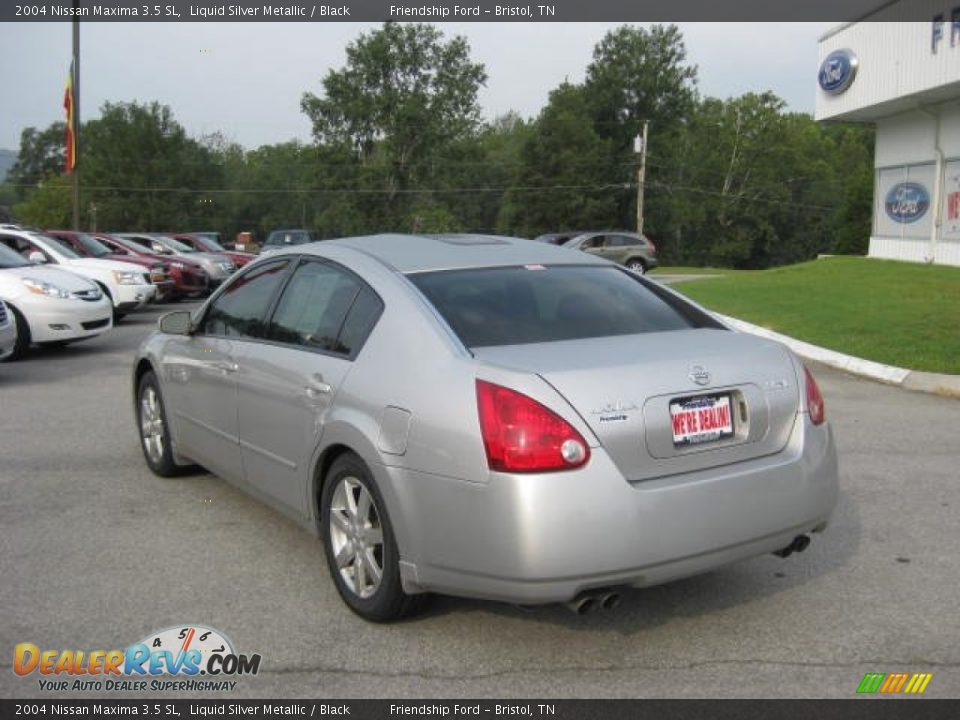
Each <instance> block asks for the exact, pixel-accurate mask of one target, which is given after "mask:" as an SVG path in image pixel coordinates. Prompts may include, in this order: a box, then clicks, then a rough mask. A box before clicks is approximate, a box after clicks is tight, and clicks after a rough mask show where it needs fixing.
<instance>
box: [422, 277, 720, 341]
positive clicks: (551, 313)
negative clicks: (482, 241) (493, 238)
mask: <svg viewBox="0 0 960 720" xmlns="http://www.w3.org/2000/svg"><path fill="white" fill-rule="evenodd" d="M410 279H411V280H412V281H413V283H414V284H415V285H416V286H417V287H418V288H419V289H420V291H421V292H423V294H424V295H426V297H427V298H428V299H429V300H430V302H431V303H433V305H434V306H435V307H436V309H437V311H438V312H439V313H440V314H441V315H442V316H443V318H444V319H445V320H446V321H447V323H448V324H449V325H450V327H451V328H452V329H453V331H454V332H455V333H456V334H457V335H458V336H459V338H460V340H461V341H462V342H463V344H464V345H466V346H467V347H486V346H496V345H522V344H527V343H542V342H556V341H560V340H580V339H584V338H593V337H608V336H613V335H636V334H642V333H651V332H663V331H668V330H684V329H688V328H691V327H702V326H711V327H717V325H716V324H715V323H713V322H712V321H711V320H710V319H709V318H707V317H706V316H705V315H703V314H702V313H700V312H699V311H697V310H696V309H695V308H693V307H692V306H690V307H688V306H686V304H684V303H682V301H680V300H676V299H674V298H673V297H672V296H670V295H669V294H667V293H665V292H658V291H656V290H653V289H651V288H649V287H647V286H646V285H645V284H643V282H642V281H640V280H638V279H636V278H634V277H632V276H631V275H629V274H628V273H625V272H623V271H621V270H619V269H618V268H613V267H595V266H588V267H581V266H548V267H543V266H540V265H536V266H529V267H510V268H484V269H476V270H442V271H436V272H427V273H417V274H412V275H410Z"/></svg>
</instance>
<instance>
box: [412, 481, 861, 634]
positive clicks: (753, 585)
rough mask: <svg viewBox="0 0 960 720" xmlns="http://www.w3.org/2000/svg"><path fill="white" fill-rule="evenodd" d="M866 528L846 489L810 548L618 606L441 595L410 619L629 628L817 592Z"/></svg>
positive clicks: (639, 594) (628, 597) (631, 593)
mask: <svg viewBox="0 0 960 720" xmlns="http://www.w3.org/2000/svg"><path fill="white" fill-rule="evenodd" d="M841 480H842V479H841ZM861 531H862V527H861V523H860V518H859V513H858V512H857V508H856V505H855V502H854V500H853V498H852V497H851V495H849V494H848V493H845V492H841V493H840V498H839V502H838V505H837V509H836V511H835V512H834V516H833V519H832V521H831V524H830V526H829V527H828V528H827V530H826V531H825V532H824V533H822V534H817V535H814V536H813V538H812V542H811V543H810V546H809V548H807V550H806V551H804V552H802V553H799V554H798V553H795V554H793V555H791V556H790V557H789V558H785V559H784V558H779V557H775V556H773V555H767V556H761V557H758V558H753V559H750V560H746V561H743V562H740V563H735V564H733V565H729V566H727V567H723V568H719V569H717V570H714V571H712V572H709V573H706V574H703V575H697V576H694V577H690V578H685V579H681V580H675V581H673V582H671V583H667V584H665V585H658V586H654V587H648V588H639V589H637V588H626V589H623V595H622V600H621V603H620V605H619V606H618V607H616V608H614V609H612V610H595V611H593V612H590V613H587V614H585V615H577V614H576V613H574V612H573V611H572V610H570V609H569V608H567V607H566V606H565V605H563V604H554V605H543V606H536V607H519V606H514V605H508V604H504V603H497V602H488V601H482V600H468V599H462V598H452V597H446V596H436V597H434V598H432V600H431V602H430V604H429V606H428V607H427V608H426V609H425V611H424V612H423V614H422V615H420V616H418V617H416V618H412V619H411V622H417V620H418V619H423V620H429V619H430V618H431V617H435V616H442V615H448V614H466V613H473V612H482V613H488V614H491V615H498V616H502V617H515V618H523V619H526V620H528V621H530V622H537V623H547V624H553V625H559V626H562V627H564V628H569V629H572V630H585V631H593V630H596V629H598V628H604V629H612V630H615V631H617V632H620V633H623V634H625V635H630V634H633V633H638V632H643V631H645V630H648V629H651V628H654V627H657V626H661V625H665V624H668V623H670V622H671V621H673V620H675V619H677V618H686V617H696V616H700V615H707V614H710V613H713V612H716V611H718V610H723V609H726V608H732V607H736V606H739V605H745V604H748V603H751V602H754V601H756V600H757V599H759V598H764V597H769V596H773V595H777V594H781V593H784V592H788V591H799V592H800V593H802V592H803V590H802V588H803V587H804V586H808V585H809V586H810V587H811V592H816V590H815V589H814V588H816V587H817V581H818V579H819V578H822V577H823V576H826V575H830V574H832V573H836V572H838V571H841V570H842V569H843V568H845V567H848V566H850V565H851V563H852V559H853V558H854V557H855V556H856V555H857V553H858V549H859V546H860V537H861Z"/></svg>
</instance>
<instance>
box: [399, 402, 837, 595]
mask: <svg viewBox="0 0 960 720" xmlns="http://www.w3.org/2000/svg"><path fill="white" fill-rule="evenodd" d="M380 470H381V471H382V472H385V473H387V474H388V475H389V476H390V477H389V480H388V482H391V490H392V491H393V493H395V497H396V502H397V503H399V504H400V505H401V507H400V512H399V515H400V516H401V517H403V518H404V521H405V522H406V527H405V528H403V530H402V532H398V538H399V537H401V536H402V538H403V540H404V542H402V543H401V555H402V556H403V558H404V561H403V563H402V565H401V570H402V577H403V580H404V586H405V588H406V589H407V590H408V591H409V592H417V591H426V590H433V591H438V592H444V593H448V594H453V595H466V596H474V597H483V598H489V599H494V600H503V601H508V602H520V603H531V604H532V603H547V602H559V601H566V600H570V599H572V598H573V597H575V596H576V595H577V594H579V593H580V592H582V591H584V590H589V589H594V588H602V587H610V586H626V585H629V586H635V587H641V586H647V585H655V584H659V583H663V582H666V581H669V580H673V579H675V578H680V577H684V576H689V575H694V574H697V573H701V572H705V571H708V570H711V569H713V568H716V567H719V566H722V565H726V564H729V563H732V562H735V561H738V560H742V559H746V558H750V557H754V556H757V555H762V554H765V553H768V552H773V551H776V550H779V549H782V548H784V547H786V546H787V545H789V544H790V542H791V541H792V540H793V539H794V538H795V537H796V536H797V535H799V534H804V533H809V532H812V531H820V530H822V529H824V528H825V527H826V523H827V521H828V520H829V518H830V515H831V513H832V512H833V508H834V506H835V505H836V502H837V494H838V488H837V456H836V449H835V446H834V443H833V438H832V435H831V432H830V430H829V427H828V426H820V427H814V426H813V425H811V424H810V422H809V420H808V419H807V416H806V415H803V416H800V418H798V422H797V423H796V424H795V427H794V431H793V433H792V435H791V439H790V442H789V443H788V445H787V447H786V448H785V449H784V450H783V451H781V452H780V453H778V454H776V455H772V456H768V457H765V458H757V459H755V460H751V461H748V462H743V463H739V464H737V465H731V466H726V467H719V468H713V469H710V470H703V471H698V472H694V473H688V474H684V475H678V476H670V477H665V478H659V479H655V480H648V481H644V482H639V483H633V484H631V483H628V482H627V481H626V480H624V478H623V476H622V475H621V474H620V473H619V472H618V471H617V469H616V467H615V466H614V464H613V463H612V461H611V460H610V459H609V458H608V456H607V455H606V453H605V452H604V451H603V449H602V448H597V449H596V450H595V452H594V455H593V457H592V458H591V460H590V462H589V464H588V465H587V466H586V468H584V469H582V470H579V471H572V472H562V473H551V474H538V475H526V476H523V475H505V474H500V473H491V475H490V480H489V482H488V483H482V484H480V483H466V482H463V481H459V480H454V479H446V478H438V477H436V476H427V475H422V474H419V473H414V472H411V471H406V470H399V469H396V468H380ZM394 522H396V520H394Z"/></svg>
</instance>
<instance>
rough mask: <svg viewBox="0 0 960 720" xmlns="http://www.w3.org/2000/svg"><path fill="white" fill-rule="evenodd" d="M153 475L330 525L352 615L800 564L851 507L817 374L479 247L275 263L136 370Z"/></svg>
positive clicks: (357, 248)
mask: <svg viewBox="0 0 960 720" xmlns="http://www.w3.org/2000/svg"><path fill="white" fill-rule="evenodd" d="M134 375H135V376H134V386H135V395H136V412H137V418H138V423H139V430H140V435H141V439H142V446H143V450H144V455H145V457H146V460H147V463H148V464H149V466H150V467H151V469H153V471H154V472H156V473H158V474H159V475H163V476H166V475H171V474H173V473H175V472H177V471H178V469H180V468H181V467H183V466H185V465H187V464H190V463H198V464H200V465H202V466H204V467H206V468H208V469H209V470H211V471H212V472H214V473H216V474H218V475H220V476H222V477H223V478H225V479H227V480H229V481H230V482H233V483H236V484H237V485H240V486H242V487H243V488H244V489H246V490H248V491H249V492H251V493H253V494H254V495H256V496H258V497H260V498H262V499H263V500H265V501H267V502H268V503H270V504H272V505H274V506H276V507H277V508H279V509H281V510H283V511H284V512H286V513H288V514H289V515H291V516H292V517H294V518H296V519H297V520H298V521H299V522H300V523H301V524H303V525H304V526H305V527H307V528H309V529H310V530H312V531H314V532H316V533H318V534H319V535H320V536H321V538H322V540H323V544H324V549H325V554H326V560H327V563H328V564H329V568H330V571H331V575H332V577H333V579H334V581H335V583H336V587H337V589H338V591H339V592H340V595H341V596H342V598H343V600H344V601H345V602H346V604H347V605H348V606H349V607H350V608H351V609H353V610H354V611H355V612H357V613H358V614H360V615H361V616H363V617H365V618H368V619H371V620H380V621H382V620H389V619H395V618H398V617H400V616H402V615H404V614H407V613H409V612H411V611H412V610H413V608H414V607H415V606H416V605H417V602H416V601H417V599H418V598H419V597H421V596H422V594H423V593H426V592H430V591H433V592H440V593H448V594H454V595H463V596H473V597H481V598H491V599H497V600H504V601H510V602H517V603H523V604H539V603H548V602H556V601H569V602H571V603H572V604H573V603H575V604H576V607H578V608H580V609H581V610H584V609H586V608H588V607H590V606H591V605H602V604H604V603H606V604H612V603H613V602H614V601H615V600H616V599H617V597H618V596H617V592H618V589H619V588H623V587H625V586H634V587H640V586H645V585H651V584H656V583H662V582H665V581H667V580H671V579H673V578H678V577H682V576H687V575H692V574H695V573H699V572H703V571H706V570H709V569H712V568H715V567H717V566H720V565H724V564H726V563H730V562H732V561H736V560H740V559H744V558H749V557H752V556H756V555H760V554H763V553H769V552H777V553H779V554H781V555H787V554H789V553H790V552H792V551H794V550H801V549H803V548H805V547H806V545H807V543H808V542H809V534H810V533H811V532H817V531H820V530H823V529H824V528H825V527H826V524H827V521H828V519H829V517H830V515H831V512H832V511H833V508H834V505H835V503H836V499H837V459H836V451H835V449H834V443H833V439H832V436H831V431H830V428H829V425H828V424H827V423H826V422H825V418H824V403H823V399H822V397H821V395H820V391H819V390H818V388H817V385H816V382H815V381H814V379H813V377H812V376H811V375H810V373H809V372H808V371H807V370H806V369H805V368H804V367H803V365H801V364H800V362H799V361H798V360H797V359H796V358H795V357H794V356H793V355H792V353H791V352H790V351H789V350H788V349H786V348H785V347H783V346H782V345H780V344H778V343H774V342H771V341H768V340H764V339H760V338H757V337H753V336H749V335H745V334H740V333H737V332H733V331H731V330H729V329H728V328H726V327H725V326H723V325H721V324H720V323H719V322H718V321H717V320H715V319H714V318H713V317H712V316H711V315H709V314H708V313H707V312H706V311H704V310H702V309H700V308H699V307H697V306H696V305H693V304H691V303H690V302H689V301H687V300H685V299H683V298H682V297H680V296H678V295H677V294H675V293H674V292H672V291H670V290H668V289H666V288H664V287H662V286H660V285H658V284H657V283H655V282H652V281H649V280H647V279H645V278H643V277H641V276H639V275H637V274H634V273H632V272H630V271H628V270H626V269H624V268H621V267H618V266H616V265H613V264H612V263H609V262H607V261H605V260H601V259H597V258H592V257H589V256H587V255H585V254H584V253H580V252H576V251H571V250H565V249H562V248H557V247H553V246H549V245H544V244H541V243H534V242H531V241H526V240H515V239H511V238H499V237H485V236H435V237H422V236H401V235H380V236H374V237H362V238H346V239H341V240H334V241H326V242H323V243H312V244H309V245H302V246H298V247H295V248H291V249H289V250H284V251H281V252H278V253H276V254H273V255H269V256H267V257H263V258H260V259H259V260H257V261H256V262H254V263H252V264H251V265H249V266H248V267H247V268H245V269H244V271H242V272H241V273H239V274H238V275H237V276H235V277H234V278H231V279H230V280H229V281H228V282H227V283H226V284H225V285H224V287H222V288H221V289H220V291H219V292H217V293H216V294H215V295H213V296H212V297H211V298H210V299H209V300H208V301H207V302H206V303H205V305H204V306H203V307H202V308H201V309H200V310H198V311H197V312H196V313H194V314H193V315H192V316H191V315H190V314H189V313H185V312H177V313H171V314H168V315H166V316H164V317H163V318H162V319H161V321H160V330H159V332H157V333H155V334H154V335H153V336H152V337H150V338H149V339H147V340H146V341H145V343H144V345H143V346H142V348H141V349H140V352H139V354H138V356H137V359H136V363H135V370H134Z"/></svg>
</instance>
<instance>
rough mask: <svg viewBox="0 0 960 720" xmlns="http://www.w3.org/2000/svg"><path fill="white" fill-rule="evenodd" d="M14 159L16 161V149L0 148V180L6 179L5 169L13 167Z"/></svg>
mask: <svg viewBox="0 0 960 720" xmlns="http://www.w3.org/2000/svg"><path fill="white" fill-rule="evenodd" d="M16 161H17V151H16V150H3V149H0V182H3V181H4V180H5V179H6V177H7V171H8V170H10V168H12V167H13V164H14V163H15V162H16Z"/></svg>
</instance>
